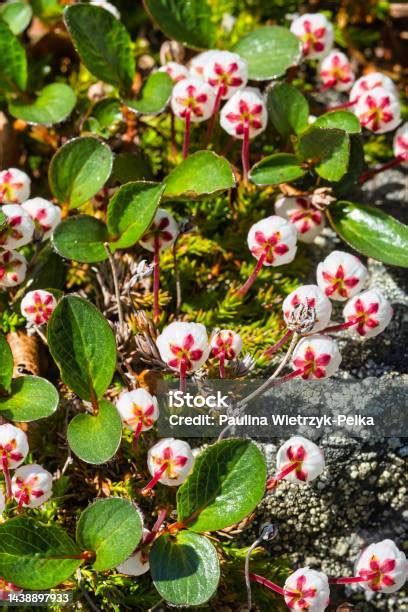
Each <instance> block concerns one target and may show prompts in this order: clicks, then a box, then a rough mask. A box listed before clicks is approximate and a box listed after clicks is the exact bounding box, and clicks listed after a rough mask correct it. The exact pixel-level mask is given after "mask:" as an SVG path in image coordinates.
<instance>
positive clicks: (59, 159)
mask: <svg viewBox="0 0 408 612" xmlns="http://www.w3.org/2000/svg"><path fill="white" fill-rule="evenodd" d="M105 12H106V11H105ZM112 164H113V155H112V152H111V150H110V148H109V147H108V145H107V144H105V143H104V142H101V141H100V140H98V138H94V137H92V136H83V137H81V138H75V139H74V140H70V141H69V142H67V143H66V144H65V145H64V146H63V147H61V148H60V149H59V150H58V151H57V152H56V154H55V155H54V157H53V158H52V160H51V163H50V167H49V171H48V180H49V183H50V188H51V191H52V193H53V194H54V196H55V197H56V198H58V200H59V201H60V202H61V204H62V203H65V202H68V203H69V206H70V208H78V207H79V206H82V204H85V203H86V202H88V200H89V199H90V198H92V197H93V196H94V195H95V194H96V193H98V191H99V190H100V189H101V188H102V187H103V186H104V184H105V183H106V181H107V180H108V178H109V176H110V173H111V171H112Z"/></svg>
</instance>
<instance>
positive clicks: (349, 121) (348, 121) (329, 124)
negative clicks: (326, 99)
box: [313, 110, 361, 134]
mask: <svg viewBox="0 0 408 612" xmlns="http://www.w3.org/2000/svg"><path fill="white" fill-rule="evenodd" d="M313 126H314V127H320V128H336V129H338V130H344V131H345V132H347V133H348V134H361V125H360V121H359V120H358V119H357V117H356V116H355V114H354V113H350V111H346V110H337V111H330V112H329V113H325V114H324V115H320V117H318V118H317V119H316V121H315V122H314V123H313Z"/></svg>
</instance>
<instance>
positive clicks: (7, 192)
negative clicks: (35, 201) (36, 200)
mask: <svg viewBox="0 0 408 612" xmlns="http://www.w3.org/2000/svg"><path fill="white" fill-rule="evenodd" d="M30 187H31V179H30V177H29V176H28V175H27V174H26V173H25V172H22V170H18V168H9V169H8V170H2V171H1V172H0V204H21V202H24V200H27V198H29V197H30Z"/></svg>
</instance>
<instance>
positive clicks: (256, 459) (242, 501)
mask: <svg viewBox="0 0 408 612" xmlns="http://www.w3.org/2000/svg"><path fill="white" fill-rule="evenodd" d="M248 483H250V486H248ZM265 484H266V462H265V458H264V456H263V454H262V453H261V451H260V450H259V449H258V447H257V446H256V444H254V443H253V442H251V441H249V440H238V439H233V440H223V441H221V442H217V443H215V444H213V445H212V446H209V447H208V448H206V449H205V450H204V451H203V452H202V453H200V454H199V455H198V457H197V459H196V461H195V464H194V468H193V471H192V472H191V474H190V475H189V477H188V478H187V480H186V481H185V482H184V484H183V485H182V486H181V487H180V488H179V490H178V491H177V515H178V520H179V521H183V522H185V523H187V524H188V527H189V529H192V530H193V531H216V530H218V529H224V528H225V527H229V526H230V525H233V524H234V523H238V522H239V521H241V520H242V519H243V518H245V517H246V516H247V515H248V514H250V512H252V510H253V509H254V508H255V507H256V506H257V505H258V504H259V502H260V501H261V499H262V497H263V495H264V492H265Z"/></svg>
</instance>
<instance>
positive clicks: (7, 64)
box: [0, 19, 27, 92]
mask: <svg viewBox="0 0 408 612" xmlns="http://www.w3.org/2000/svg"><path fill="white" fill-rule="evenodd" d="M26 86H27V57H26V53H25V50H24V47H23V46H22V44H21V43H20V41H19V40H18V38H17V37H16V36H15V35H14V34H13V32H12V31H11V30H10V28H9V26H8V24H7V23H6V22H5V21H3V20H2V19H0V90H3V91H7V92H15V91H24V90H25V88H26Z"/></svg>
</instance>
